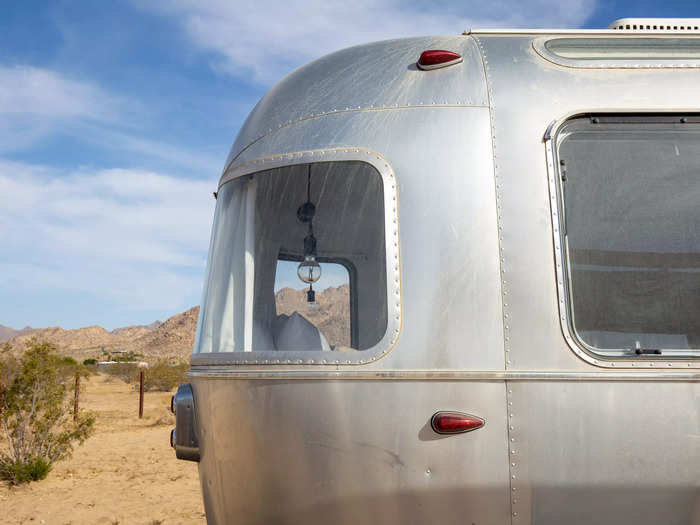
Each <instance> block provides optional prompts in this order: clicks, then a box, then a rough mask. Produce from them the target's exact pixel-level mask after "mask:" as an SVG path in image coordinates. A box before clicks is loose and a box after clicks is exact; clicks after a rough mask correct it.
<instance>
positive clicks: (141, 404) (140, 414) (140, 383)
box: [139, 368, 143, 419]
mask: <svg viewBox="0 0 700 525" xmlns="http://www.w3.org/2000/svg"><path fill="white" fill-rule="evenodd" d="M142 418H143V368H142V369H141V370H139V419H142Z"/></svg>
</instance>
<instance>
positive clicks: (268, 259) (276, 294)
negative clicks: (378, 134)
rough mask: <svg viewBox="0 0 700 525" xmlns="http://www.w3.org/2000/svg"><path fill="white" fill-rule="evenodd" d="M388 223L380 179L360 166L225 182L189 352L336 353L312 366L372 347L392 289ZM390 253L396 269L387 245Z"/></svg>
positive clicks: (290, 170)
mask: <svg viewBox="0 0 700 525" xmlns="http://www.w3.org/2000/svg"><path fill="white" fill-rule="evenodd" d="M392 211H394V210H393V208H392ZM386 224H387V216H386V211H385V194H384V182H383V179H382V175H380V173H379V172H378V171H377V170H376V169H375V168H374V167H373V166H372V165H370V164H368V163H365V162H360V161H338V162H317V163H307V164H294V165H289V166H282V167H279V168H274V169H269V170H266V171H260V172H254V173H251V174H247V175H243V176H239V177H237V178H234V179H232V180H230V181H227V182H225V183H224V184H223V185H222V186H221V187H220V189H219V192H218V198H217V208H216V212H215V217H214V226H213V229H212V240H211V246H210V255H209V264H208V269H207V281H206V287H205V290H204V298H203V300H202V309H201V310H200V321H199V327H198V331H197V339H196V342H195V352H196V353H219V352H226V353H228V352H269V353H270V355H268V356H263V357H262V359H263V360H265V359H269V360H270V361H271V362H274V361H276V360H278V359H279V358H280V356H279V355H276V354H278V353H279V352H304V353H305V355H300V356H291V355H290V356H284V357H282V360H287V359H289V360H291V359H293V360H294V362H295V363H301V362H304V361H305V360H309V361H311V359H314V357H313V356H312V355H309V357H306V355H308V354H306V353H308V352H314V351H315V352H337V354H338V355H334V356H330V355H324V356H323V357H321V358H320V359H319V357H316V358H315V359H319V360H320V361H321V362H336V361H338V362H339V361H340V360H341V359H342V360H343V361H344V362H351V361H352V359H353V358H352V356H351V355H350V354H349V353H350V352H355V351H363V350H368V349H370V348H373V347H375V346H377V345H378V344H379V343H380V341H382V339H383V338H384V337H385V335H386V334H387V331H388V327H389V326H390V324H389V323H390V321H389V317H388V310H389V307H388V295H389V293H390V292H389V287H390V286H393V283H395V282H398V278H397V277H393V278H392V281H391V283H389V282H388V279H387V268H388V265H387V258H388V257H387V238H386V234H385V228H386ZM389 224H394V221H392V222H391V223H389ZM392 235H395V233H394V232H392ZM388 246H389V248H388V250H389V253H390V254H391V255H390V256H391V259H392V262H393V265H394V266H393V267H392V271H395V268H397V266H398V265H397V262H396V261H397V258H398V254H397V253H395V249H396V248H395V247H396V246H397V242H396V241H395V239H393V238H392V241H391V244H390V245H388ZM391 293H392V297H394V296H396V295H397V293H398V292H397V291H394V290H393V289H392V292H391ZM395 303H396V301H394V304H395ZM392 306H393V305H392ZM397 319H398V315H397V314H396V313H394V315H393V317H392V320H391V322H392V323H394V325H392V334H393V333H395V332H396V327H395V323H396V322H397ZM343 353H345V355H342V354H343ZM273 354H274V355H273ZM257 358H258V359H260V358H261V357H260V356H258V357H257ZM244 359H245V358H244ZM358 359H361V358H358Z"/></svg>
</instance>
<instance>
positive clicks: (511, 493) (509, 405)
mask: <svg viewBox="0 0 700 525" xmlns="http://www.w3.org/2000/svg"><path fill="white" fill-rule="evenodd" d="M471 38H473V39H474V41H475V42H476V44H477V49H478V50H479V56H480V57H481V63H482V66H483V68H484V79H485V82H486V95H487V97H488V107H489V123H490V129H491V151H492V159H493V179H494V185H495V196H496V226H497V232H498V265H499V275H500V282H501V297H500V299H501V314H502V318H501V321H502V326H503V358H504V365H503V366H504V369H505V370H508V367H509V365H510V364H511V360H510V335H509V325H508V317H509V311H508V289H507V286H506V285H507V282H506V278H505V275H506V265H505V262H506V261H505V255H504V252H503V222H502V221H503V213H502V211H503V206H502V200H503V197H502V194H501V191H502V187H503V186H502V181H501V178H500V173H499V170H498V155H497V149H496V126H495V124H494V118H493V117H494V115H493V114H494V111H495V109H496V106H495V104H494V100H493V92H492V90H491V82H490V80H491V79H490V76H489V63H488V59H487V57H486V49H485V48H484V46H483V43H482V41H481V39H479V38H478V37H475V36H473V35H471ZM504 385H505V388H506V406H505V409H506V429H507V434H506V435H507V440H506V446H507V447H508V449H507V451H506V452H507V453H506V457H507V458H508V501H509V505H510V521H511V524H512V523H513V522H514V521H515V520H516V519H517V518H518V513H517V511H516V510H515V505H516V503H517V501H518V500H517V487H516V474H515V468H516V466H517V464H516V461H515V454H516V448H515V438H514V437H513V435H512V431H513V430H514V426H513V419H514V413H513V410H512V409H513V401H512V395H513V391H512V390H511V385H510V383H509V382H508V381H505V382H504Z"/></svg>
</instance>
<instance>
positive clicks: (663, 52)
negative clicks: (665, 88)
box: [532, 35, 700, 68]
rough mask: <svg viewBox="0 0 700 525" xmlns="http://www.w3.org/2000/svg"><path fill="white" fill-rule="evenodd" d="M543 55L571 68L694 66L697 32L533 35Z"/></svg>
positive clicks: (699, 48) (699, 45)
mask: <svg viewBox="0 0 700 525" xmlns="http://www.w3.org/2000/svg"><path fill="white" fill-rule="evenodd" d="M532 47H533V48H534V50H535V51H536V52H537V54H539V55H540V56H541V57H542V58H544V59H546V60H548V61H549V62H553V63H555V64H558V65H561V66H566V67H573V68H666V67H671V68H697V67H700V38H699V37H697V36H675V37H668V36H665V35H664V36H652V37H650V36H645V37H642V36H637V35H633V36H610V37H600V36H594V37H591V36H575V37H565V38H552V37H544V38H538V39H535V40H534V41H533V43H532Z"/></svg>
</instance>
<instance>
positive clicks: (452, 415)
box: [430, 412, 486, 434]
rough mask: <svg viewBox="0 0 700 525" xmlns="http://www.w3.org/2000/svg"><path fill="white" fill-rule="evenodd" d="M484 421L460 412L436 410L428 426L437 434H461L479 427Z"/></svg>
mask: <svg viewBox="0 0 700 525" xmlns="http://www.w3.org/2000/svg"><path fill="white" fill-rule="evenodd" d="M484 424H486V421H484V420H483V419H481V418H480V417H476V416H470V415H469V414H462V413H461V412H436V413H435V414H434V415H433V417H432V419H431V420H430V426H432V427H433V430H434V431H435V432H437V433H438V434H461V433H462V432H469V431H471V430H476V429H477V428H481V427H483V426H484Z"/></svg>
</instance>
